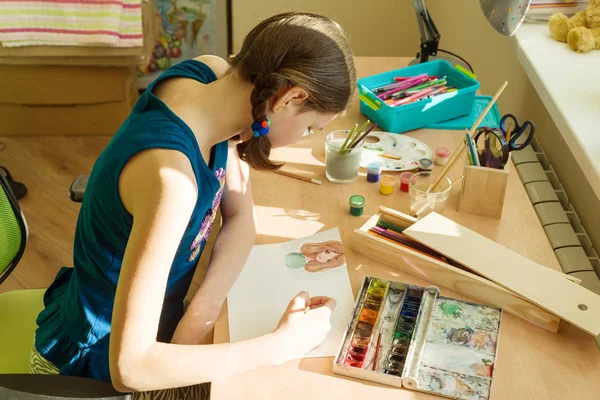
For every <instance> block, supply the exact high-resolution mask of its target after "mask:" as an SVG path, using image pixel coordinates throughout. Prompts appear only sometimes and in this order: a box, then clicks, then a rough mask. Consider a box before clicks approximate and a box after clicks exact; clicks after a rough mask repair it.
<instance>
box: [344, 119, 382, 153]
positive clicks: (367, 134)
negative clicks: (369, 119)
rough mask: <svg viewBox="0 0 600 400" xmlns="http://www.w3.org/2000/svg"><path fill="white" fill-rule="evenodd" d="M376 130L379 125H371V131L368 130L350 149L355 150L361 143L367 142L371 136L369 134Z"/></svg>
mask: <svg viewBox="0 0 600 400" xmlns="http://www.w3.org/2000/svg"><path fill="white" fill-rule="evenodd" d="M375 128H377V124H373V125H371V126H370V127H369V129H367V131H366V132H365V133H363V134H362V136H361V137H359V138H358V140H356V141H355V142H354V143H352V146H350V148H351V149H353V148H355V147H356V146H358V145H359V144H360V142H362V141H363V140H365V139H366V137H367V136H369V133H371V132H372V131H373V129H375Z"/></svg>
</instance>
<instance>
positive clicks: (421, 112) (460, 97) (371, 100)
mask: <svg viewBox="0 0 600 400" xmlns="http://www.w3.org/2000/svg"><path fill="white" fill-rule="evenodd" d="M420 74H427V75H429V76H440V77H442V76H445V77H446V80H447V81H448V85H449V86H454V87H456V88H457V89H458V90H457V91H454V92H450V93H445V94H442V95H439V96H434V97H432V98H430V99H426V100H421V101H417V102H414V103H410V104H405V105H402V106H399V107H390V106H388V105H387V104H386V103H385V102H383V101H382V100H381V99H379V98H378V97H377V96H376V95H375V94H374V93H373V92H371V89H373V88H376V87H380V86H384V85H388V84H390V83H393V80H394V77H396V76H416V75H420ZM357 86H358V90H359V94H360V112H361V113H363V114H364V115H366V116H367V117H368V118H369V119H370V120H372V121H373V122H375V123H377V125H379V126H380V127H381V128H382V129H383V130H385V131H387V132H395V133H401V132H406V131H411V130H413V129H418V128H422V127H424V126H427V125H431V124H435V123H437V122H441V121H447V120H449V119H453V118H458V117H462V116H463V115H469V113H470V112H471V110H472V108H473V102H474V101H475V93H476V92H477V90H478V89H479V82H478V81H477V80H475V79H473V78H470V77H468V76H466V75H465V74H463V73H462V72H460V71H459V70H457V69H456V68H454V67H453V66H452V65H451V64H450V63H449V62H447V61H445V60H435V61H429V62H426V63H423V64H416V65H412V66H410V67H406V68H400V69H396V70H393V71H388V72H384V73H381V74H377V75H371V76H368V77H366V78H361V79H359V80H358V82H357Z"/></svg>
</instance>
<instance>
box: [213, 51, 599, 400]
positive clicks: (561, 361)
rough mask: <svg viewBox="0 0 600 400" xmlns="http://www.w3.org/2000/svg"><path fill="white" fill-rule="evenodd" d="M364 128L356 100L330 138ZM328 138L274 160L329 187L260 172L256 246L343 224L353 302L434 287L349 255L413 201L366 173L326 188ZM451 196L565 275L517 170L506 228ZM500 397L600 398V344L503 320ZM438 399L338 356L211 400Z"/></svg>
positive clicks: (371, 68)
mask: <svg viewBox="0 0 600 400" xmlns="http://www.w3.org/2000/svg"><path fill="white" fill-rule="evenodd" d="M408 62H409V59H405V58H361V59H357V67H358V69H359V76H365V75H370V74H374V73H378V72H382V71H385V70H389V69H393V68H398V67H401V66H403V65H406V64H407V63H408ZM364 120H365V118H364V117H363V116H362V115H360V114H359V111H358V99H355V101H354V103H353V105H352V109H351V110H350V111H349V112H348V114H347V115H346V117H345V118H343V119H340V120H339V121H335V122H333V123H332V124H331V126H328V127H327V128H326V131H331V130H334V129H341V128H347V127H350V126H351V125H353V124H354V123H355V122H362V121H364ZM324 134H325V132H318V133H316V134H314V135H312V136H309V137H307V138H304V139H303V140H302V141H300V143H298V144H296V145H295V146H293V147H289V148H284V149H279V150H277V151H276V152H275V154H274V158H275V159H279V160H284V161H286V162H288V164H289V165H290V166H293V167H297V168H302V169H304V170H307V171H312V172H314V174H315V175H317V176H318V177H320V178H321V179H322V180H323V185H321V186H317V185H313V184H310V183H306V182H303V181H299V180H296V179H292V178H288V177H285V176H280V175H275V174H272V173H264V172H256V171H253V172H252V185H253V192H254V200H255V204H256V212H257V215H258V221H259V225H258V237H257V242H258V244H266V243H276V242H283V241H287V240H290V239H293V238H299V237H303V236H307V235H311V234H314V233H316V232H318V231H321V230H325V229H330V228H333V227H336V226H337V227H339V229H340V232H341V235H342V240H343V241H344V243H345V246H344V247H345V249H346V256H347V260H348V270H349V273H350V279H351V282H352V287H353V290H354V293H355V294H356V293H357V292H358V289H359V285H360V282H361V280H362V278H363V277H364V276H365V275H374V276H379V277H382V278H385V279H393V280H397V281H401V282H408V283H413V284H417V285H427V284H428V283H427V282H426V281H425V280H423V279H419V278H416V277H414V276H412V275H408V274H406V273H403V272H401V271H399V270H397V269H395V268H393V267H390V266H386V265H382V264H379V263H378V262H375V261H373V260H370V259H369V258H367V257H365V256H363V255H361V254H357V253H355V252H352V251H351V249H350V241H351V237H352V236H351V235H352V231H353V230H354V229H355V228H357V227H360V226H361V225H362V224H363V223H364V222H365V221H366V220H367V219H368V218H369V217H370V216H371V215H373V214H374V213H375V212H376V211H377V207H378V206H379V205H380V204H383V205H385V206H388V207H392V208H395V209H397V210H400V211H403V212H408V205H409V196H408V194H406V193H403V192H399V191H396V192H395V193H394V194H392V195H390V196H384V195H381V194H379V192H378V184H371V183H368V182H366V179H365V177H364V173H362V174H361V175H362V176H361V177H359V179H358V181H357V182H356V183H354V184H352V185H336V184H333V183H330V182H328V181H327V179H326V178H325V166H324V162H325V151H324ZM410 135H411V136H414V137H415V138H417V139H419V140H421V141H423V142H425V143H427V144H428V145H429V146H430V147H431V148H432V150H433V149H434V148H435V147H437V146H441V145H444V146H448V147H450V148H453V147H454V146H456V145H457V144H458V143H459V141H460V140H461V137H462V133H461V132H457V131H438V130H421V131H416V132H411V133H410ZM450 174H451V175H450V176H451V177H454V178H456V177H458V176H460V175H461V174H462V166H455V167H454V169H453V170H452V171H451V173H450ZM396 175H397V174H396ZM453 191H454V192H453V195H452V198H451V201H450V203H449V205H448V207H447V208H446V210H445V212H444V213H443V214H444V215H446V216H447V217H449V218H451V219H453V220H454V221H456V222H458V223H460V224H462V225H464V226H466V227H468V228H470V229H472V230H474V231H476V232H478V233H480V234H482V235H484V236H487V237H488V238H490V239H493V240H495V241H497V242H499V243H501V244H503V245H505V246H507V247H509V248H511V249H512V250H514V251H516V252H518V253H520V254H522V255H524V256H526V257H528V258H530V259H531V260H533V261H536V262H538V263H540V264H543V265H546V266H548V267H549V268H554V269H556V270H560V267H559V264H558V262H557V260H556V258H555V256H554V252H553V251H552V249H551V247H550V245H549V243H548V240H547V238H546V235H545V233H544V231H543V229H542V227H541V226H540V223H539V221H538V219H537V216H536V214H535V212H534V210H533V207H532V205H531V202H530V201H529V198H528V197H527V194H526V193H525V189H524V187H523V185H522V184H521V181H520V180H519V177H518V175H517V173H516V171H515V170H514V168H513V169H512V170H511V172H510V178H509V187H508V190H507V195H506V203H505V206H504V214H503V218H502V219H501V220H492V219H486V218H481V217H476V216H472V215H466V214H458V212H457V211H456V206H457V200H458V188H454V189H453ZM352 194H362V195H363V196H365V197H366V199H367V204H366V207H365V215H364V216H362V217H352V216H350V214H349V213H348V198H349V197H350V195H352ZM531 284H536V283H535V282H532V283H531ZM440 289H441V292H442V295H445V296H452V297H458V298H464V297H463V296H460V295H458V294H456V293H454V292H452V291H450V290H447V289H445V288H443V287H440ZM317 294H318V293H311V295H317ZM324 294H326V293H324ZM590 317H591V316H590ZM228 340H229V332H228V323H227V312H226V307H225V308H224V310H223V312H222V313H221V316H220V317H219V320H218V321H217V323H216V327H215V342H216V343H221V342H226V341H228ZM492 393H493V395H492V399H493V400H500V399H511V400H513V399H518V400H533V399H543V400H551V399H556V400H559V399H560V400H563V399H566V398H575V399H581V400H583V399H592V398H597V396H598V393H600V352H599V351H598V349H597V348H596V346H595V344H594V339H593V337H591V336H589V335H586V334H584V333H582V332H580V331H579V330H577V329H576V328H574V327H572V326H570V325H566V324H565V326H563V328H562V329H561V331H560V332H559V333H558V334H556V333H550V332H547V331H544V330H542V329H540V328H537V327H535V326H534V325H532V324H530V323H527V322H525V321H523V320H520V319H518V318H516V317H514V316H512V315H508V314H505V315H504V317H503V320H502V328H501V332H500V346H499V353H498V363H497V366H496V369H495V378H494V384H493V389H492ZM434 398H437V397H434V396H431V395H426V394H422V393H416V392H413V391H410V390H403V389H396V388H389V387H383V386H380V385H377V384H372V383H369V382H362V381H357V380H352V379H348V378H345V377H340V376H337V375H333V373H332V358H319V359H307V360H299V361H292V362H289V363H286V364H284V365H282V366H279V367H273V368H262V369H257V370H254V371H251V372H248V373H245V374H241V375H237V376H234V377H231V378H228V379H224V380H221V381H217V382H213V384H212V399H213V400H223V399H236V400H241V399H257V400H266V399H268V400H277V399H285V400H291V399H302V400H305V399H434Z"/></svg>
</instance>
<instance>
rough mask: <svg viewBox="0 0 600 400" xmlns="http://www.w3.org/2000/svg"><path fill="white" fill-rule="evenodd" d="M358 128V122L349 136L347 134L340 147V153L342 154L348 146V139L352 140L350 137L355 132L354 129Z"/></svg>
mask: <svg viewBox="0 0 600 400" xmlns="http://www.w3.org/2000/svg"><path fill="white" fill-rule="evenodd" d="M356 128H358V124H354V128H352V130H351V131H350V132H349V133H348V136H346V140H344V144H342V147H341V148H340V151H339V153H340V154H342V152H343V151H344V149H345V148H346V145H347V144H348V140H350V137H351V136H352V135H353V134H354V131H355V130H356Z"/></svg>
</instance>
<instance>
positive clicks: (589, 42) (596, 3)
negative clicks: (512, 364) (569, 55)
mask: <svg viewBox="0 0 600 400" xmlns="http://www.w3.org/2000/svg"><path fill="white" fill-rule="evenodd" d="M567 1H570V0H567ZM549 25H550V34H551V35H552V37H553V38H554V39H555V40H558V41H559V42H566V43H568V44H569V46H570V47H571V49H573V50H575V51H576V52H579V53H586V52H588V51H590V50H600V0H589V4H588V8H587V10H585V11H581V12H578V13H577V14H575V15H574V16H572V17H571V18H568V17H567V16H566V15H564V14H562V13H558V14H554V15H552V16H551V17H550V20H549Z"/></svg>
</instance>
